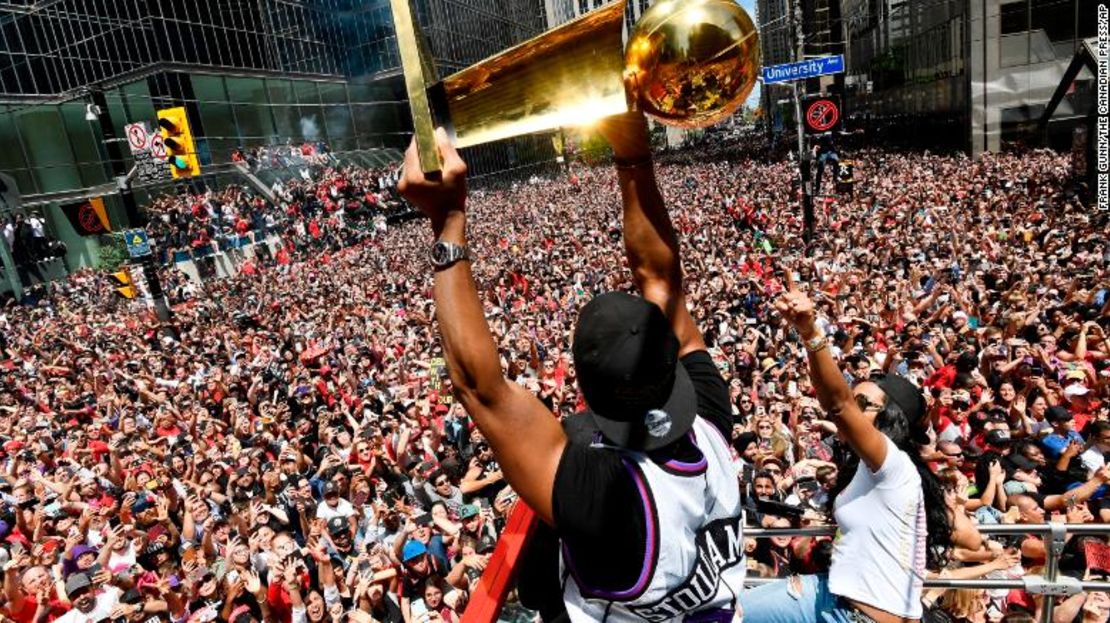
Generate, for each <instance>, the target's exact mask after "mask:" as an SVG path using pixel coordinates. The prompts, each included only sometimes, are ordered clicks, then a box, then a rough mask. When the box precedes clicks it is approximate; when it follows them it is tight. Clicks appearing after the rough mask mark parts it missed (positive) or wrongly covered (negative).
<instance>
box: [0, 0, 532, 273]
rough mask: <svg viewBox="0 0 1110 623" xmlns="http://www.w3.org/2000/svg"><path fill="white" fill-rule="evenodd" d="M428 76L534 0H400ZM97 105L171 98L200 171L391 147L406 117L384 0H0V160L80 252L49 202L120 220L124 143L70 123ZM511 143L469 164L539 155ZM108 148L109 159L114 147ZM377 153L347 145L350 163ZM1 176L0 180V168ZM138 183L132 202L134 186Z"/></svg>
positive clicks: (463, 57)
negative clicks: (236, 154) (86, 201)
mask: <svg viewBox="0 0 1110 623" xmlns="http://www.w3.org/2000/svg"><path fill="white" fill-rule="evenodd" d="M413 4H414V10H415V14H416V16H417V19H418V21H419V22H420V24H421V26H422V29H423V31H424V33H425V34H426V35H427V38H428V41H429V44H430V48H431V51H432V55H433V57H434V61H435V64H436V67H437V69H438V71H439V73H440V75H441V76H442V75H446V74H448V73H452V72H454V71H456V70H458V69H461V68H463V67H465V66H467V65H469V64H471V63H473V62H475V61H477V60H480V59H482V58H484V57H486V56H490V55H492V54H494V53H496V52H498V51H500V50H502V49H504V48H507V47H509V46H511V45H513V44H515V43H518V42H520V41H521V40H524V39H526V38H529V37H532V36H535V35H537V34H539V33H540V32H542V31H543V30H544V28H545V26H546V20H545V7H544V2H543V0H414V3H413ZM95 103H99V104H101V105H100V108H101V110H102V113H103V114H105V115H106V116H107V117H108V118H110V127H111V130H112V131H114V133H115V136H116V137H122V136H123V127H124V125H125V124H127V123H131V122H139V121H145V122H148V123H153V122H154V120H155V111H156V110H157V109H160V108H166V107H170V106H185V107H186V108H187V109H188V112H189V118H190V124H191V126H192V130H193V133H194V135H196V136H197V137H198V145H197V147H198V152H200V154H201V158H202V162H203V163H204V165H205V166H204V170H205V173H206V174H216V173H218V172H220V171H228V170H230V166H229V165H228V163H229V161H230V158H231V153H232V150H234V149H235V148H236V147H245V148H250V147H253V146H259V145H275V144H285V143H288V142H294V143H298V142H301V141H325V142H327V143H328V144H329V146H330V148H331V149H332V150H333V151H334V152H348V153H352V154H364V155H365V154H379V155H381V157H382V158H383V159H384V158H385V157H387V156H388V157H392V158H396V157H397V155H398V154H399V150H401V149H403V148H404V146H405V144H406V143H407V140H408V136H409V134H410V128H411V122H410V119H409V113H408V105H407V102H406V100H405V91H404V84H403V79H402V76H401V71H400V69H399V57H398V53H397V49H396V41H395V37H394V34H393V25H392V17H391V12H390V8H389V0H207V1H199V0H198V1H191V2H182V1H180V0H113V1H111V2H87V1H85V0H12V1H10V2H5V3H3V5H2V6H0V143H2V144H3V145H4V149H0V172H3V173H4V174H6V176H7V179H8V180H9V181H10V183H11V184H14V185H15V186H16V187H17V190H18V194H19V195H20V196H21V197H22V202H23V204H24V205H25V206H38V207H39V208H40V209H41V210H42V211H43V212H44V214H45V215H46V217H47V218H46V220H47V222H48V224H49V225H50V226H51V228H52V229H53V230H54V233H55V234H56V235H57V236H58V237H59V238H61V239H63V240H65V241H66V242H67V243H70V256H71V257H70V258H69V259H70V260H71V261H70V262H68V263H69V264H70V265H71V266H73V265H80V264H87V263H90V262H91V261H93V259H94V258H95V248H96V243H95V241H94V240H91V239H81V238H79V237H76V236H75V234H74V233H73V232H72V230H71V228H70V227H69V225H68V224H67V223H65V218H63V217H61V216H60V215H59V214H58V210H57V205H58V204H60V203H63V202H65V201H70V200H74V199H78V198H85V197H90V196H104V197H105V199H106V202H107V203H108V206H109V212H110V214H111V216H112V219H113V222H118V223H123V222H125V220H126V219H125V215H124V214H123V213H122V210H121V208H120V206H119V205H118V203H119V202H118V195H117V192H116V188H115V182H114V179H113V178H114V173H116V172H118V165H117V166H113V164H116V163H113V162H112V160H113V159H114V158H115V159H121V160H122V161H124V164H125V168H129V167H130V166H131V159H130V155H129V154H128V150H127V149H126V145H120V144H118V143H117V144H116V145H112V144H110V142H111V141H108V142H106V141H105V139H106V138H110V137H107V136H106V135H105V133H104V132H103V131H102V128H101V127H100V124H99V123H97V122H96V121H95V120H94V121H92V122H90V121H89V120H87V119H86V116H87V115H88V113H89V109H88V106H89V105H91V104H95ZM545 140H546V139H543V140H541V139H538V138H531V139H520V140H518V141H516V142H509V144H502V145H495V146H491V147H489V148H485V149H483V148H479V149H478V150H475V152H474V153H473V154H471V155H470V157H471V160H472V162H471V165H472V166H471V169H472V171H473V172H474V174H475V176H480V175H482V174H490V173H496V172H499V171H505V170H509V171H512V170H516V169H520V168H522V167H525V165H527V164H528V161H527V160H528V159H529V158H532V159H536V158H546V157H551V158H552V159H553V155H552V154H550V153H547V152H550V149H551V148H550V141H546V144H547V152H544V151H543V150H542V149H539V150H537V149H536V148H535V147H534V146H535V145H537V144H541V145H542V144H543V143H544V141H545ZM121 153H122V154H123V155H122V156H120V154H121ZM375 158H377V156H367V157H362V156H360V157H359V158H358V160H359V161H360V162H365V163H373V162H375V161H376V160H375ZM0 179H4V178H0ZM161 190H163V189H160V188H150V189H144V188H138V189H136V194H137V196H138V198H139V201H140V204H141V203H142V201H143V200H144V198H145V193H146V192H155V191H161Z"/></svg>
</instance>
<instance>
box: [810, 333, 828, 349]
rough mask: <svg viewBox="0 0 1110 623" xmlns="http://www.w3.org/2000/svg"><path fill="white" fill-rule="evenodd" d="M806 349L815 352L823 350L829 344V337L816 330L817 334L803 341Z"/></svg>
mask: <svg viewBox="0 0 1110 623" xmlns="http://www.w3.org/2000/svg"><path fill="white" fill-rule="evenodd" d="M805 345H806V350H807V351H809V352H811V353H816V352H820V351H822V350H824V349H825V348H827V347H828V345H829V338H828V337H826V336H825V334H824V333H822V332H820V331H818V332H817V335H815V336H813V337H812V338H810V339H808V340H806V341H805Z"/></svg>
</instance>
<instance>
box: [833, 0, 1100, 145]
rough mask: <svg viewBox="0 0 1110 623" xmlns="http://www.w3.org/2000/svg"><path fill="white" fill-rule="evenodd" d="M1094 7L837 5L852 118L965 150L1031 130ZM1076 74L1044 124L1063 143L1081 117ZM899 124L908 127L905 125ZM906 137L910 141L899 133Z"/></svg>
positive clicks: (1086, 92) (1091, 24)
mask: <svg viewBox="0 0 1110 623" xmlns="http://www.w3.org/2000/svg"><path fill="white" fill-rule="evenodd" d="M1097 4H1098V2H1096V0H928V1H927V2H908V1H906V0H841V14H842V15H843V22H844V24H845V30H846V32H847V38H848V46H847V47H848V51H847V57H848V58H847V60H848V65H849V75H848V78H847V91H848V93H847V96H846V97H847V100H848V108H849V110H850V113H852V114H855V115H857V116H866V117H868V118H871V119H874V120H877V121H879V122H882V120H884V119H887V120H897V121H898V122H897V123H894V124H886V125H887V127H890V128H892V129H894V128H897V129H899V130H900V131H901V132H902V133H903V134H909V133H917V134H916V137H917V138H918V139H921V140H922V141H923V142H927V143H929V144H932V145H937V144H938V143H941V142H946V143H948V144H950V145H951V146H954V147H960V148H965V149H968V150H970V151H972V152H973V153H978V152H981V151H994V150H998V149H1000V148H1001V146H1002V144H1003V142H1005V141H1010V140H1026V139H1034V140H1039V139H1040V138H1042V137H1041V136H1037V135H1036V133H1034V132H1033V129H1034V128H1035V127H1036V123H1037V121H1038V120H1039V119H1040V116H1041V114H1042V113H1043V111H1044V110H1045V105H1046V104H1047V102H1048V101H1049V99H1050V98H1051V96H1052V93H1053V91H1054V90H1055V88H1056V87H1057V85H1058V84H1059V82H1060V80H1061V79H1062V77H1063V75H1064V71H1065V70H1066V68H1067V66H1068V64H1069V62H1070V61H1071V60H1072V58H1073V56H1074V55H1075V53H1076V52H1077V51H1078V50H1079V49H1080V46H1082V45H1083V41H1084V39H1085V38H1088V37H1093V36H1095V28H1096V24H1097V20H1096V19H1095V12H1096V6H1097ZM1094 80H1095V76H1094V75H1092V74H1091V73H1090V71H1089V70H1086V69H1084V70H1083V71H1082V72H1081V73H1080V75H1079V78H1078V80H1077V81H1076V83H1075V86H1074V88H1073V89H1072V90H1071V91H1070V92H1069V93H1068V95H1067V96H1066V97H1065V99H1064V101H1063V102H1062V103H1061V105H1060V107H1059V108H1058V109H1057V110H1056V112H1055V114H1054V116H1053V118H1052V120H1051V122H1050V123H1049V124H1048V132H1049V139H1050V140H1052V141H1053V142H1054V143H1056V144H1058V145H1061V144H1062V143H1061V142H1066V141H1067V140H1069V137H1070V136H1071V131H1072V129H1073V128H1074V126H1075V125H1076V124H1077V123H1078V122H1079V121H1080V120H1082V119H1084V118H1085V116H1086V114H1087V112H1088V110H1089V108H1090V103H1091V101H1092V98H1091V96H1090V95H1091V91H1092V89H1093V88H1094V87H1093V85H1094ZM907 118H909V119H912V122H907ZM905 138H910V139H913V138H914V136H913V135H909V136H905Z"/></svg>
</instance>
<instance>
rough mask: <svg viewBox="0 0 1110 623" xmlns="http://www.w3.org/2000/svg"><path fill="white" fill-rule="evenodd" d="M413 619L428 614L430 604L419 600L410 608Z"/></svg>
mask: <svg viewBox="0 0 1110 623" xmlns="http://www.w3.org/2000/svg"><path fill="white" fill-rule="evenodd" d="M409 610H410V611H411V612H412V616H413V617H418V616H423V615H425V614H427V613H428V604H426V603H424V600H423V599H417V600H416V601H414V602H412V605H411V606H409Z"/></svg>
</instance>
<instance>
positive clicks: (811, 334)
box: [775, 270, 887, 472]
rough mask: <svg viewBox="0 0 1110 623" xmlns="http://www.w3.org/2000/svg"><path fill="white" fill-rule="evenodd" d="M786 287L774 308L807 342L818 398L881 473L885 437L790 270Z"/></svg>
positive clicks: (854, 447)
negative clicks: (835, 356)
mask: <svg viewBox="0 0 1110 623" xmlns="http://www.w3.org/2000/svg"><path fill="white" fill-rule="evenodd" d="M786 288H787V290H788V291H787V292H786V293H784V294H783V295H782V296H781V297H780V298H779V299H778V300H777V301H775V308H776V309H777V310H778V311H779V313H780V314H782V315H783V317H785V318H786V319H787V320H788V321H789V322H790V324H792V325H794V329H795V330H797V332H798V335H799V336H801V338H802V340H804V341H805V347H806V350H807V351H808V352H809V375H810V378H811V379H812V381H813V386H814V388H816V390H817V399H818V400H819V401H820V402H821V406H822V407H824V409H825V410H826V411H828V412H829V413H830V414H831V415H832V418H833V421H834V422H835V423H836V426H837V430H839V431H840V433H841V434H842V435H843V436H844V439H845V440H846V441H847V442H848V445H850V446H851V447H852V450H855V452H856V454H858V455H859V457H860V459H862V460H863V462H864V463H866V464H867V467H868V468H869V469H870V470H871V471H872V472H877V471H879V468H880V467H882V466H883V462H884V461H886V451H887V446H886V440H885V439H884V438H883V434H882V433H880V432H879V429H877V428H875V425H874V424H873V423H872V422H871V420H869V419H868V418H867V417H866V416H865V415H864V414H863V411H862V410H861V409H860V407H859V405H857V404H856V397H855V395H854V394H853V393H852V388H850V387H848V383H847V382H846V381H845V380H844V375H843V373H841V371H840V366H838V365H837V364H836V360H835V359H833V356H832V354H831V353H830V352H829V348H828V339H827V338H826V337H825V336H824V335H822V334H821V332H820V330H819V329H818V328H817V324H816V320H817V318H816V312H815V309H814V307H813V301H811V300H809V297H807V296H806V295H805V294H803V293H801V292H799V291H798V290H796V289H795V288H794V280H793V278H792V276H791V272H790V270H787V271H786Z"/></svg>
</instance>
